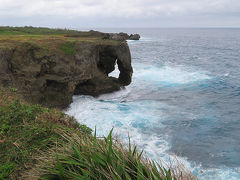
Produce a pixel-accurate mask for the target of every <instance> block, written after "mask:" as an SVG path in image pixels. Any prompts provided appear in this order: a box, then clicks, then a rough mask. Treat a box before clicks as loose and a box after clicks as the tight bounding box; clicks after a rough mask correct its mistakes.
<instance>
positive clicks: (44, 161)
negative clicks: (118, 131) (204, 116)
mask: <svg viewBox="0 0 240 180" xmlns="http://www.w3.org/2000/svg"><path fill="white" fill-rule="evenodd" d="M17 98H18V96H17V91H15V90H14V91H12V90H11V89H10V90H6V89H3V88H0V179H1V180H5V179H45V180H46V179H47V180H54V179H63V180H65V179H91V180H99V179H103V180H105V179H109V180H110V179H117V180H129V179H134V180H145V179H150V180H151V179H152V180H155V179H156V180H176V179H177V180H178V179H179V180H181V179H189V180H190V179H196V178H195V177H194V176H193V175H192V174H191V172H189V171H188V170H186V169H185V168H184V167H182V166H180V168H179V167H178V168H174V169H173V168H171V167H167V166H163V165H161V164H158V163H156V162H154V161H151V160H149V159H148V158H147V157H144V156H143V152H139V151H138V150H137V148H136V146H132V145H131V143H130V140H129V144H128V145H123V144H122V143H121V142H120V141H119V139H117V138H114V137H113V136H112V132H113V130H112V131H111V132H110V133H109V135H108V136H107V137H104V138H98V137H97V136H96V131H95V133H94V135H92V130H91V129H90V128H88V127H87V126H85V125H82V124H79V123H77V122H76V120H75V119H74V118H73V117H69V116H67V115H66V114H64V113H62V112H60V111H58V110H56V109H48V108H43V107H41V106H40V105H27V104H25V103H24V102H21V101H20V100H16V99H17Z"/></svg>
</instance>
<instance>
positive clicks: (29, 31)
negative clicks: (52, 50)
mask: <svg viewBox="0 0 240 180" xmlns="http://www.w3.org/2000/svg"><path fill="white" fill-rule="evenodd" d="M84 33H85V34H86V32H80V31H75V30H69V29H51V28H44V27H31V26H25V27H9V26H0V35H40V34H41V35H79V34H82V35H84Z"/></svg>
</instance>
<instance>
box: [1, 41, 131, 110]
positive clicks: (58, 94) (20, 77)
mask: <svg viewBox="0 0 240 180" xmlns="http://www.w3.org/2000/svg"><path fill="white" fill-rule="evenodd" d="M116 63H117V65H118V68H119V71H120V74H119V77H118V78H113V77H109V76H108V74H109V73H110V72H112V71H113V70H114V69H115V64H116ZM132 72H133V70H132V66H131V55H130V51H129V47H128V45H127V43H126V42H116V41H110V40H100V41H98V40H95V39H94V40H93V39H91V40H89V39H88V40H86V39H85V40H83V39H78V38H67V37H61V38H59V37H47V38H46V37H44V38H41V37H40V38H39V37H33V38H32V37H31V38H29V37H28V38H27V40H26V38H24V39H23V38H20V39H16V37H15V38H14V39H9V38H7V39H6V38H5V39H3V38H0V84H1V85H2V86H4V87H9V88H14V89H17V91H18V92H19V93H20V94H22V95H23V96H24V98H25V99H26V100H27V101H29V102H31V103H39V104H42V105H44V106H47V107H61V108H63V107H66V106H67V105H69V104H70V103H71V102H72V96H73V95H74V94H84V95H93V96H97V95H99V94H102V93H108V92H112V91H116V90H119V89H120V87H122V86H126V85H129V84H130V83H131V77H132Z"/></svg>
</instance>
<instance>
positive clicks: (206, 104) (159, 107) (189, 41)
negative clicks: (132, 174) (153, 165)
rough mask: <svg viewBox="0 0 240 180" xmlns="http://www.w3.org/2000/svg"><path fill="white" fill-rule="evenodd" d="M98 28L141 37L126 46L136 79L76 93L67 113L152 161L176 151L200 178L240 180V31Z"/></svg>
mask: <svg viewBox="0 0 240 180" xmlns="http://www.w3.org/2000/svg"><path fill="white" fill-rule="evenodd" d="M103 31H107V32H109V31H116V32H119V31H125V32H129V33H140V34H141V36H142V38H141V40H140V41H129V42H128V43H129V47H130V49H131V53H132V65H133V69H134V73H133V82H132V84H131V85H129V86H128V87H126V88H123V89H122V90H121V91H119V92H115V93H111V94H105V95H101V96H100V97H98V98H93V97H90V96H74V101H73V103H72V104H71V105H70V107H69V109H68V110H67V111H66V112H67V113H68V114H70V115H73V116H75V117H76V118H77V119H78V120H79V122H81V123H85V124H86V125H88V126H89V127H91V128H93V129H94V128H95V126H96V127H97V133H98V135H99V136H102V135H107V134H108V132H109V131H110V130H111V128H112V127H114V132H115V133H116V134H118V135H119V136H120V137H121V138H122V140H123V141H125V140H127V136H128V134H129V135H130V137H131V139H132V141H133V142H134V143H135V144H137V145H138V147H139V148H140V149H144V150H145V152H146V154H148V155H149V156H150V157H151V158H153V159H155V160H158V158H160V159H163V160H165V161H169V159H170V160H173V159H174V157H175V155H174V154H176V155H177V158H178V159H179V161H181V162H182V163H184V164H185V166H187V167H188V168H189V169H191V170H192V171H193V172H194V174H195V175H197V176H198V177H199V178H200V179H224V180H225V179H227V180H228V179H240V108H239V107H240V71H239V69H240V29H123V30H116V29H115V30H114V29H107V30H103ZM118 73H119V72H118V71H115V72H113V73H112V74H111V75H112V76H118Z"/></svg>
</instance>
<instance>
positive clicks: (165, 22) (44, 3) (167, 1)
mask: <svg viewBox="0 0 240 180" xmlns="http://www.w3.org/2000/svg"><path fill="white" fill-rule="evenodd" d="M239 12H240V1H239V0H103V1H100V0H38V1H33V0H21V1H18V0H0V25H35V24H37V22H38V25H39V26H42V25H45V26H46V25H47V26H49V25H50V26H61V27H63V26H64V25H66V24H67V26H72V27H76V26H85V27H87V26H98V27H104V26H105V27H113V26H116V25H117V26H125V27H134V26H141V27H144V26H156V27H158V26H180V25H181V26H198V25H197V23H196V21H198V23H199V26H211V25H214V26H240V13H239ZM238 19H239V20H238ZM204 22H205V23H204Z"/></svg>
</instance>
